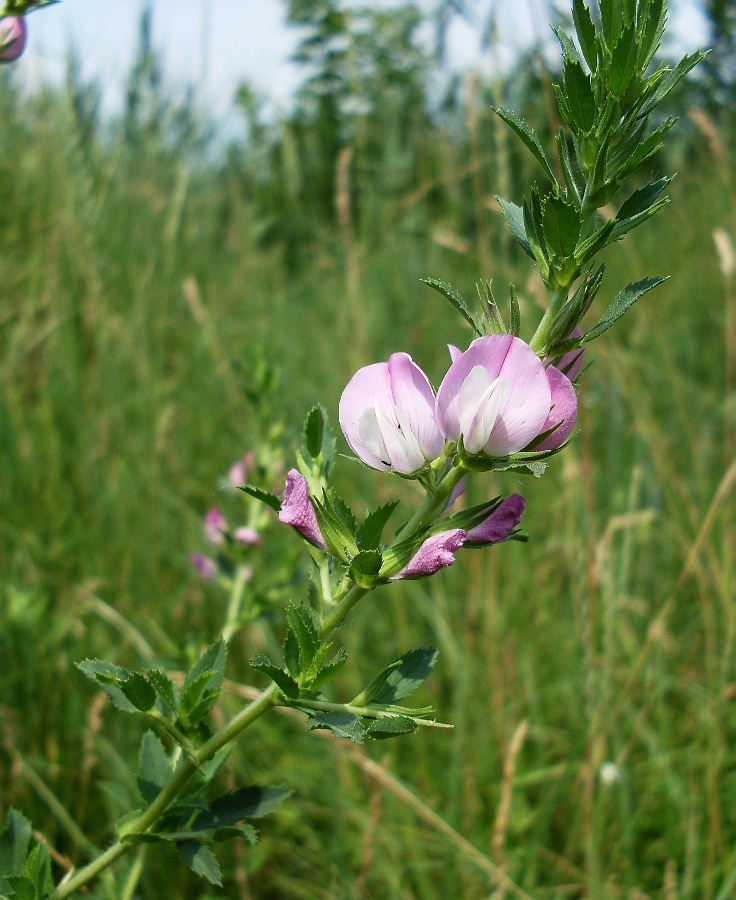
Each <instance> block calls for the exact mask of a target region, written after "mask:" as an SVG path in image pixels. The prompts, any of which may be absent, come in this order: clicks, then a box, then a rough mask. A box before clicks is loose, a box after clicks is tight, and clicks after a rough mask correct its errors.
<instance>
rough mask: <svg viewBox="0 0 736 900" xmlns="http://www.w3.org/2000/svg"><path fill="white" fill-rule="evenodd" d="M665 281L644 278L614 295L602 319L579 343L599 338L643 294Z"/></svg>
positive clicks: (663, 279)
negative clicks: (614, 297)
mask: <svg viewBox="0 0 736 900" xmlns="http://www.w3.org/2000/svg"><path fill="white" fill-rule="evenodd" d="M666 280H667V279H666V278H659V277H658V278H644V279H643V280H642V281H636V282H634V283H633V284H629V285H627V286H626V287H625V288H624V289H623V290H621V291H619V293H618V294H617V295H616V299H615V300H614V301H613V303H612V304H611V305H610V306H609V307H608V309H607V310H606V311H605V313H604V314H603V316H602V318H601V319H600V320H599V321H598V322H597V323H596V324H595V325H594V326H593V328H591V330H590V331H589V332H588V333H587V334H586V335H585V336H584V337H583V338H581V342H582V343H588V342H589V341H593V340H595V339H596V338H599V337H600V336H601V335H602V334H603V333H604V332H605V331H608V329H609V328H610V327H611V325H613V323H614V322H615V321H616V320H617V319H620V318H621V316H623V315H624V313H625V312H627V311H628V310H629V309H630V308H631V307H632V306H633V305H634V303H636V301H637V300H638V299H639V298H640V297H643V296H644V294H646V293H647V292H648V291H651V289H652V288H655V287H657V285H658V284H662V282H663V281H666Z"/></svg>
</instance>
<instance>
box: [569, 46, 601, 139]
mask: <svg viewBox="0 0 736 900" xmlns="http://www.w3.org/2000/svg"><path fill="white" fill-rule="evenodd" d="M562 83H563V86H564V91H565V99H566V101H567V105H568V107H569V109H570V114H571V116H572V122H568V125H570V126H571V127H573V130H575V128H574V126H575V125H577V130H579V131H581V132H582V133H583V134H588V133H589V132H590V131H591V130H592V128H593V125H594V124H595V111H596V104H595V97H594V96H593V88H592V86H591V83H590V76H589V75H587V74H586V73H585V71H584V70H583V67H582V66H581V65H580V63H577V62H570V61H567V62H566V63H565V67H564V69H563V70H562Z"/></svg>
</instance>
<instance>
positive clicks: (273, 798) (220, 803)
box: [192, 784, 293, 831]
mask: <svg viewBox="0 0 736 900" xmlns="http://www.w3.org/2000/svg"><path fill="white" fill-rule="evenodd" d="M292 793H293V792H292V791H290V790H289V789H288V788H285V787H262V786H261V785H258V784H252V785H250V786H249V787H244V788H238V789H237V790H235V791H230V792H229V793H228V794H223V795H222V797H218V798H217V799H216V800H213V801H212V802H211V803H210V805H209V809H208V810H207V811H205V812H201V813H200V814H199V815H198V816H197V817H196V819H195V820H194V823H193V825H192V829H193V830H194V831H210V830H212V829H215V828H225V827H227V826H231V825H237V824H238V822H242V821H243V819H260V818H262V817H263V816H267V815H268V814H269V813H272V812H273V811H274V810H275V809H276V808H277V807H279V806H281V804H282V803H283V802H284V800H286V799H287V798H288V797H290V796H291V795H292Z"/></svg>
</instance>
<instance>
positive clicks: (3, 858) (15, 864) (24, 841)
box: [0, 809, 33, 875]
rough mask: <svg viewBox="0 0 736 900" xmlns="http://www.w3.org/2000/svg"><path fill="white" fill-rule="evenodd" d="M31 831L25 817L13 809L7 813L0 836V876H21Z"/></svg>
mask: <svg viewBox="0 0 736 900" xmlns="http://www.w3.org/2000/svg"><path fill="white" fill-rule="evenodd" d="M32 831H33V829H32V827H31V823H30V822H29V821H28V819H26V817H25V816H24V815H23V814H22V813H19V812H18V811H17V810H15V809H11V810H9V812H8V817H7V819H6V820H5V828H4V829H3V831H2V834H0V875H22V874H23V872H24V870H25V861H26V855H27V854H28V844H29V842H30V840H31V833H32Z"/></svg>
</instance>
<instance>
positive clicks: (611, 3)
mask: <svg viewBox="0 0 736 900" xmlns="http://www.w3.org/2000/svg"><path fill="white" fill-rule="evenodd" d="M598 7H599V9H600V14H601V28H602V29H603V37H604V39H605V41H606V44H607V45H608V46H609V47H613V46H615V44H616V41H617V40H618V36H619V34H620V33H621V26H622V25H623V14H624V11H623V5H622V0H598Z"/></svg>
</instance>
